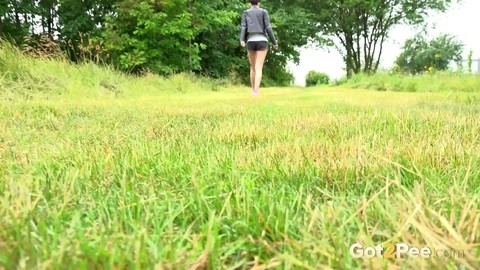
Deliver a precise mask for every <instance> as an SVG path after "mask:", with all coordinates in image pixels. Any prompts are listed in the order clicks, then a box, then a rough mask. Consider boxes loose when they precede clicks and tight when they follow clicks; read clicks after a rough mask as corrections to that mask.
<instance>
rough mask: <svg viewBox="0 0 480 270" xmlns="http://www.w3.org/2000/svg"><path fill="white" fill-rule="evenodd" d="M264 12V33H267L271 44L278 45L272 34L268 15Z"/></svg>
mask: <svg viewBox="0 0 480 270" xmlns="http://www.w3.org/2000/svg"><path fill="white" fill-rule="evenodd" d="M264 12H265V13H264V14H263V23H264V24H265V31H267V34H268V36H269V37H270V40H271V41H272V42H273V44H274V45H278V42H277V39H276V38H275V35H274V34H273V30H272V25H271V24H270V16H269V15H268V11H267V10H264Z"/></svg>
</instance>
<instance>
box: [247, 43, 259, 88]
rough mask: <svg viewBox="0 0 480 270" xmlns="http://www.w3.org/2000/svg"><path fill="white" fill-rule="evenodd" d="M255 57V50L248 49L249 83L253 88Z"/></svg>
mask: <svg viewBox="0 0 480 270" xmlns="http://www.w3.org/2000/svg"><path fill="white" fill-rule="evenodd" d="M256 59H257V52H256V51H248V60H249V61H250V85H251V86H252V89H254V88H255V61H256Z"/></svg>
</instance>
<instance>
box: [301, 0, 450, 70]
mask: <svg viewBox="0 0 480 270" xmlns="http://www.w3.org/2000/svg"><path fill="white" fill-rule="evenodd" d="M453 1H458V0H322V1H318V0H297V4H298V5H300V6H302V7H305V8H306V10H309V11H310V12H311V13H312V14H314V15H315V16H314V19H315V22H316V23H317V26H318V31H319V34H322V35H325V36H327V37H330V38H331V41H332V42H334V43H335V46H336V48H337V49H338V50H339V52H340V53H341V54H342V56H343V58H344V62H345V68H346V72H347V77H350V76H351V75H352V74H357V73H361V72H364V73H374V72H376V71H377V69H378V67H379V63H380V60H381V56H382V51H383V45H384V42H385V41H386V40H387V39H388V38H389V34H390V32H391V31H392V29H393V28H394V27H395V26H398V25H401V24H408V25H420V24H422V23H423V22H424V21H425V20H426V19H427V18H428V16H429V14H430V12H436V11H440V12H443V11H445V10H446V9H447V8H448V7H449V5H450V4H451V3H452V2H453Z"/></svg>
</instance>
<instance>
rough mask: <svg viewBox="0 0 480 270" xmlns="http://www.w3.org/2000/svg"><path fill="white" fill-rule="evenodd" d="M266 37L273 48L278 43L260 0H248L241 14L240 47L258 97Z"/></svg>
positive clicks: (266, 46) (265, 54)
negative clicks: (248, 2) (248, 62)
mask: <svg viewBox="0 0 480 270" xmlns="http://www.w3.org/2000/svg"><path fill="white" fill-rule="evenodd" d="M267 35H268V37H269V38H270V40H271V41H272V43H273V45H274V47H275V48H278V43H277V40H276V38H275V35H274V34H273V31H272V26H271V25H270V17H269V15H268V11H267V10H265V9H263V8H260V0H250V8H249V9H247V10H245V11H244V12H243V14H242V25H241V31H240V45H241V46H242V47H245V46H246V47H247V49H248V60H249V61H250V83H251V86H252V93H253V95H258V91H259V88H260V84H261V82H262V74H263V63H264V61H265V57H266V56H267V51H268V39H267Z"/></svg>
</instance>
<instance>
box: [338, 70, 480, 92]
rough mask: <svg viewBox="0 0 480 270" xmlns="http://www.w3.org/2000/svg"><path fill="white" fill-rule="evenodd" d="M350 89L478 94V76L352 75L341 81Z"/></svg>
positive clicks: (453, 74) (431, 74)
mask: <svg viewBox="0 0 480 270" xmlns="http://www.w3.org/2000/svg"><path fill="white" fill-rule="evenodd" d="M337 84H343V85H344V86H348V87H351V88H356V89H357V88H363V89H371V90H376V91H394V92H450V91H455V92H459V91H461V92H479V91H480V74H467V73H460V72H452V71H436V72H432V73H425V74H423V75H399V74H390V73H387V72H378V73H377V74H375V75H371V76H368V75H364V74H360V75H354V76H353V77H352V78H351V79H350V80H348V81H345V80H341V81H339V82H337Z"/></svg>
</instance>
